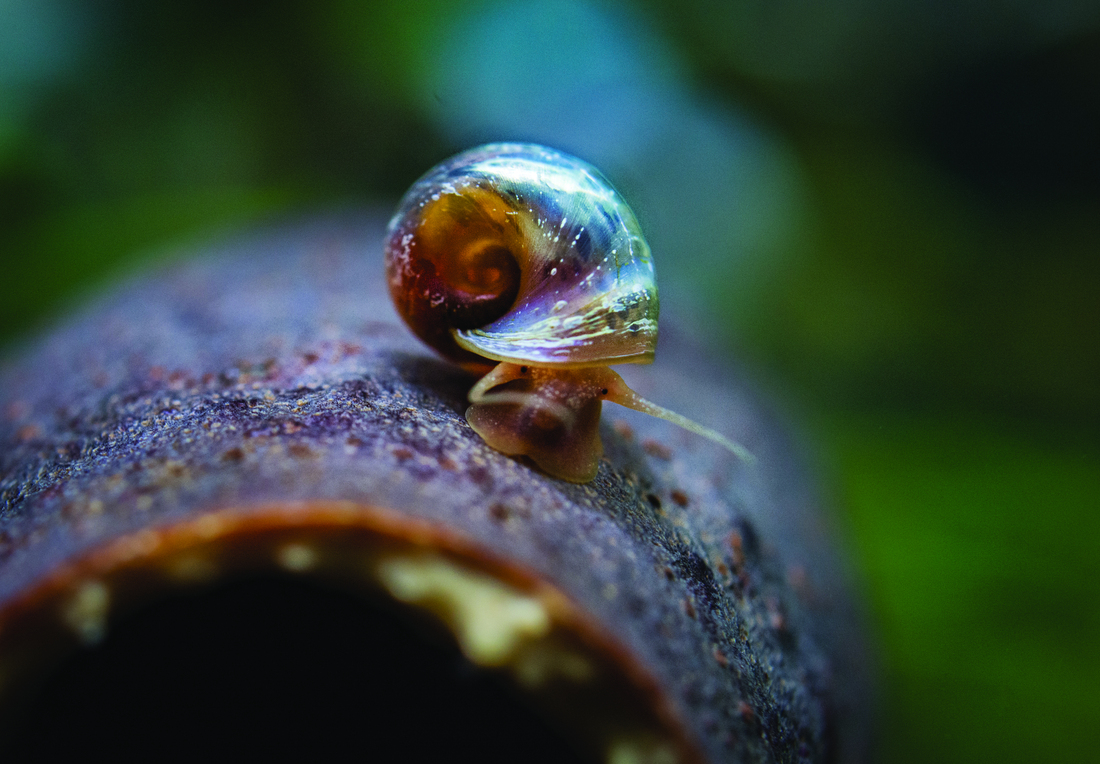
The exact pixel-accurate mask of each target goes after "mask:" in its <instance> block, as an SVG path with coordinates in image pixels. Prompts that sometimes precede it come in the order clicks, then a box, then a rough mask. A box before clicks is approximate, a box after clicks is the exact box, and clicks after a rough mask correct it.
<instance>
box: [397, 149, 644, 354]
mask: <svg viewBox="0 0 1100 764" xmlns="http://www.w3.org/2000/svg"><path fill="white" fill-rule="evenodd" d="M385 249H386V269H387V277H388V279H389V285H390V291H391V294H392V295H393V299H394V301H395V303H396V304H397V307H398V311H399V312H400V313H401V314H402V317H403V318H404V319H405V321H406V323H408V324H409V326H410V328H412V330H413V331H414V332H415V333H416V334H417V335H418V336H420V338H421V339H423V340H424V341H425V342H427V343H428V344H430V345H432V346H433V347H435V348H436V349H437V350H439V351H440V352H442V353H443V354H444V355H447V356H448V357H450V358H452V359H455V360H457V361H460V362H463V363H465V364H467V365H470V366H477V365H481V366H484V365H485V364H486V361H485V359H492V360H494V361H508V362H515V363H527V364H531V365H536V366H551V367H555V366H557V367H586V366H606V365H608V364H618V363H649V362H651V361H652V360H653V355H654V351H655V349H656V344H657V314H658V300H657V287H656V281H655V275H654V269H653V259H652V257H651V255H650V250H649V246H648V245H647V244H646V241H645V239H644V238H643V236H642V233H641V230H640V227H639V225H638V221H637V218H635V216H634V213H633V212H632V211H631V209H630V208H629V207H628V206H627V205H626V203H625V202H624V201H623V200H622V198H621V197H620V196H619V194H618V193H617V192H616V191H615V189H614V188H613V187H612V186H611V184H610V183H609V182H608V181H607V179H606V178H604V176H603V175H602V174H601V173H600V172H599V171H598V170H597V169H596V168H594V167H592V166H591V165H589V164H588V163H586V162H583V161H581V160H580V159H577V158H575V157H572V156H569V155H567V154H563V153H560V152H557V151H553V150H551V149H548V148H545V147H543V146H538V145H534V144H526V143H497V144H490V145H487V146H482V147H479V148H476V149H472V150H470V151H466V152H464V153H462V154H459V155H457V156H456V157H454V158H452V159H450V160H448V161H446V162H444V163H442V164H440V165H438V166H436V167H435V168H433V169H432V170H430V171H429V172H428V173H427V174H425V175H424V176H423V177H422V178H420V179H419V180H418V181H417V182H416V183H415V184H414V185H413V186H412V188H411V189H409V191H408V193H406V195H405V197H404V198H403V199H402V201H401V203H400V205H399V207H398V210H397V213H396V214H395V216H394V218H393V219H392V220H391V221H390V225H389V228H388V230H387V236H386V247H385Z"/></svg>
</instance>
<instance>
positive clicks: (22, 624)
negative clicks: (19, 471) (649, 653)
mask: <svg viewBox="0 0 1100 764" xmlns="http://www.w3.org/2000/svg"><path fill="white" fill-rule="evenodd" d="M625 655H626V654H625V652H622V651H620V650H619V648H617V647H616V646H615V644H614V643H613V642H612V641H610V640H609V639H608V638H607V637H606V635H604V634H603V633H602V632H601V631H600V629H599V628H597V627H595V626H594V625H593V624H591V623H589V622H587V621H586V619H585V616H584V614H583V613H582V612H581V611H579V610H578V609H577V608H576V607H575V606H574V605H573V604H572V603H571V602H570V601H568V600H567V599H566V598H565V597H564V595H562V594H561V593H560V592H559V591H558V590H557V589H555V588H554V587H552V586H550V585H549V584H547V583H546V582H544V581H540V580H539V579H538V578H537V577H535V576H533V575H532V574H531V573H530V572H528V571H525V570H522V569H519V568H515V567H510V566H509V565H507V564H505V563H502V562H500V561H498V560H495V559H493V558H491V557H487V556H486V555H485V554H484V553H483V552H482V551H481V550H479V549H477V548H476V547H474V546H472V545H470V544H468V543H467V542H466V541H465V540H463V539H462V538H461V537H459V536H457V535H455V534H454V532H453V531H449V530H444V529H440V528H437V527H434V526H432V525H430V524H428V523H426V522H424V521H419V520H417V521H412V520H410V519H409V518H407V517H402V516H401V515H399V514H397V513H393V512H390V511H387V510H385V509H383V508H377V507H365V506H363V505H350V504H323V503H315V504H309V505H301V504H298V505H286V506H281V505H275V506H270V507H261V508H255V509H254V510H249V511H247V512H244V513H242V512H241V511H240V509H239V508H237V509H234V510H232V511H229V510H227V511H223V512H219V513H214V514H208V515H205V516H202V517H200V518H198V519H197V520H190V521H188V522H187V523H184V524H180V525H177V526H172V527H168V528H165V529H162V530H159V531H149V530H146V531H142V532H139V533H138V534H135V535H134V536H132V537H128V538H127V537H124V538H122V539H121V540H119V541H116V542H113V543H112V544H111V545H110V547H109V548H106V549H100V550H97V551H95V552H93V553H92V554H90V555H88V556H87V557H86V558H85V559H83V560H80V561H77V562H76V563H74V564H72V565H71V566H70V567H69V568H68V569H66V570H65V571H63V572H62V573H59V574H55V575H54V576H53V577H52V578H51V579H50V580H48V581H46V582H44V583H42V584H41V585H40V586H38V587H37V589H35V590H34V591H32V592H31V593H30V594H29V595H27V596H26V597H24V599H23V600H21V601H18V602H16V603H15V604H14V605H12V606H10V607H9V608H8V609H7V610H5V611H4V612H2V613H0V679H3V682H2V683H0V720H5V723H4V724H3V725H0V726H3V729H0V732H2V733H3V734H4V736H5V739H6V741H7V742H6V743H5V749H6V754H11V757H10V760H12V761H17V760H23V759H21V758H20V754H21V753H22V754H23V755H24V756H25V757H26V758H27V759H28V760H29V759H30V758H32V755H31V753H32V752H33V753H34V755H33V758H37V759H52V758H58V759H60V758H61V757H62V756H70V755H72V756H75V755H76V754H77V753H79V754H80V755H82V756H85V755H86V754H87V752H88V751H94V750H95V749H96V748H102V750H111V751H113V752H116V753H117V752H118V751H120V750H121V751H132V752H133V753H135V754H137V752H139V751H140V752H141V755H142V757H146V756H148V754H149V752H151V751H158V750H164V748H163V747H164V746H165V745H166V741H172V743H171V745H172V746H174V748H173V755H183V756H184V757H186V755H187V754H188V753H194V754H195V755H196V756H197V755H199V754H201V753H202V752H203V751H209V750H213V749H217V750H226V748H227V746H228V747H229V749H230V750H231V751H234V750H238V749H239V750H240V751H241V752H242V753H244V752H245V751H247V752H249V753H250V754H252V753H255V752H256V751H266V750H278V751H279V753H280V754H281V755H282V754H286V753H287V752H290V751H292V752H297V753H301V754H306V755H309V756H310V757H311V758H315V757H318V756H324V755H325V754H332V753H333V752H337V753H338V752H341V751H359V752H363V753H368V754H369V753H371V752H378V751H385V750H387V748H389V749H391V750H395V751H398V752H400V756H399V758H400V760H406V761H419V760H425V761H427V760H442V759H444V758H446V759H450V758H454V757H455V755H456V754H458V755H459V758H461V754H462V753H463V752H464V751H468V752H470V753H471V755H473V753H474V752H476V755H477V758H478V760H479V761H490V762H491V761H514V760H516V759H517V758H521V757H522V758H525V759H530V760H533V761H536V762H539V761H546V762H551V761H555V762H599V761H619V760H629V761H649V760H651V757H652V756H656V757H657V758H656V759H652V760H660V761H686V760H691V759H693V758H694V754H693V751H692V749H691V748H690V747H689V745H688V744H687V743H686V742H685V741H684V740H683V739H681V738H679V737H678V736H677V735H676V734H675V733H674V732H672V731H670V730H673V729H674V728H675V725H670V724H669V722H668V720H667V719H665V718H663V717H662V713H663V712H662V711H661V707H660V703H659V702H657V701H656V700H655V697H654V692H653V690H652V689H651V684H650V682H649V681H648V680H647V678H646V676H645V675H644V672H642V671H641V670H640V669H639V668H637V667H635V666H633V665H631V664H630V663H629V660H628V659H626V658H625ZM59 656H63V657H59ZM17 698H18V699H21V700H20V702H18V703H17V702H16V699H17ZM609 709H617V710H616V711H615V712H614V713H613V714H610V715H609V713H608V711H609ZM50 753H55V754H56V756H50V755H49V754H50ZM124 755H125V754H124ZM624 757H625V758H624ZM135 758H136V756H135Z"/></svg>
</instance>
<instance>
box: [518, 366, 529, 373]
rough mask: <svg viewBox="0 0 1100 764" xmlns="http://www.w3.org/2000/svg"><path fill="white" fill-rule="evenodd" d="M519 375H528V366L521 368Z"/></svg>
mask: <svg viewBox="0 0 1100 764" xmlns="http://www.w3.org/2000/svg"><path fill="white" fill-rule="evenodd" d="M519 373H520V374H526V373H527V367H526V366H520V367H519Z"/></svg>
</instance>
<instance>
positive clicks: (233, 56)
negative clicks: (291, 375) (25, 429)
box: [0, 0, 1100, 762]
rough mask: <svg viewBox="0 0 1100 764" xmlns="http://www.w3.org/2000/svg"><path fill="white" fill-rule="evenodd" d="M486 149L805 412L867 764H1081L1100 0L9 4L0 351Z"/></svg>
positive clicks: (1087, 639) (1098, 534) (1095, 692)
mask: <svg viewBox="0 0 1100 764" xmlns="http://www.w3.org/2000/svg"><path fill="white" fill-rule="evenodd" d="M501 139H523V140H535V141H540V142H544V143H547V144H550V145H552V146H555V147H558V148H561V149H564V150H567V151H569V152H571V153H574V154H577V155H579V156H581V157H583V158H585V159H587V160H589V161H591V162H593V163H594V164H596V165H597V166H599V167H601V168H602V169H603V170H604V171H605V172H606V174H607V175H608V176H609V177H610V178H611V179H612V180H613V181H614V182H615V183H616V184H617V185H618V186H619V188H620V190H621V191H623V193H624V195H625V196H626V198H627V199H628V200H629V201H630V202H631V204H632V206H633V207H634V208H635V210H636V212H637V213H638V215H639V217H640V219H641V220H642V223H643V227H644V228H645V230H646V231H647V233H648V236H649V239H650V243H651V245H652V246H653V249H654V252H655V254H656V257H657V264H658V275H659V278H660V282H661V290H662V291H661V293H662V304H663V306H665V307H666V309H667V311H668V312H674V313H680V314H685V313H694V314H695V319H696V320H697V321H698V322H699V323H700V325H701V326H704V327H706V329H705V331H706V332H707V333H708V335H709V340H710V341H711V342H712V343H713V345H714V348H715V353H716V354H735V355H737V356H738V357H740V358H742V359H744V360H745V361H746V362H747V364H748V365H749V366H750V368H752V369H753V373H754V374H755V376H756V377H757V378H758V379H760V380H761V385H762V387H763V388H764V389H766V390H768V391H769V392H770V393H771V394H772V395H774V396H775V399H776V400H777V401H779V402H780V405H781V406H783V407H785V408H786V409H787V410H788V411H789V412H790V414H791V416H792V418H793V419H794V420H795V421H796V422H800V423H802V424H804V426H805V429H806V432H807V436H808V439H809V442H810V443H811V448H812V449H813V450H814V451H815V452H816V454H817V455H818V458H819V459H820V461H821V463H823V464H824V465H825V466H824V469H823V474H824V475H825V480H826V484H827V485H828V486H831V488H832V490H833V492H834V493H835V495H836V498H837V501H836V504H837V506H838V508H839V509H838V513H839V515H840V518H839V519H840V522H841V524H842V525H843V526H844V527H846V528H847V529H848V530H849V531H850V533H851V536H852V540H853V544H852V546H853V549H854V558H855V561H856V566H857V568H858V571H859V573H860V575H861V576H862V579H863V581H864V583H865V588H866V591H867V595H868V598H869V601H870V604H871V607H870V610H871V613H872V616H873V619H874V624H875V627H876V629H877V630H878V634H879V637H880V641H881V644H882V653H883V654H882V662H883V667H884V675H885V676H884V703H883V735H882V741H881V759H882V760H883V761H891V762H894V761H896V762H928V761H967V762H994V761H995V762H1033V761H1072V760H1077V761H1080V760H1084V759H1087V758H1090V757H1091V756H1090V755H1095V748H1096V743H1095V731H1096V729H1098V728H1100V552H1098V550H1097V544H1098V542H1100V4H1097V3H1087V2H1082V1H1081V0H1046V1H1045V2H1039V1H1038V0H1035V1H1033V2H1032V1H1029V0H999V2H994V3H989V2H979V0H954V1H953V2H945V1H944V0H890V1H889V2H881V1H877V0H825V2H820V1H819V2H810V0H801V1H800V0H767V2H762V1H761V0H732V1H727V2H718V1H717V0H715V1H714V2H707V1H706V0H694V2H689V3H688V2H682V0H681V1H679V2H676V1H674V0H643V1H641V2H636V3H627V2H605V1H600V0H518V1H517V0H511V1H509V2H503V1H500V0H484V1H479V2H458V1H457V0H411V1H407V2H402V3H392V4H386V5H381V4H378V5H376V4H372V3H366V2H353V1H352V0H330V1H329V2H311V3H304V2H302V3H295V2H264V3H260V2H254V3H236V4H231V3H223V2H220V1H219V2H214V1H213V0H204V1H199V2H190V3H155V2H154V3H149V2H146V1H145V0H113V1H98V2H77V1H76V0H0V264H2V271H0V273H2V274H3V276H2V277H0V346H2V348H3V351H4V352H5V353H8V354H10V353H11V352H14V351H15V349H17V348H18V347H19V345H20V344H21V343H22V342H25V341H26V340H27V338H28V337H29V336H30V335H31V334H32V333H33V332H34V331H35V330H37V329H40V328H41V327H43V326H46V325H48V324H49V323H50V322H51V321H54V320H57V319H56V317H57V315H58V314H60V313H63V312H64V311H65V310H67V309H72V306H74V305H77V304H79V303H80V301H81V300H82V299H84V298H85V296H86V295H90V294H92V293H94V292H95V291H96V290H98V289H101V288H102V287H103V286H104V285H105V284H108V283H110V282H112V281H116V280H118V279H119V278H120V277H122V276H123V275H124V274H126V273H127V272H130V271H133V270H136V269H138V268H141V267H146V266H147V265H148V264H149V263H150V262H151V261H155V260H158V259H163V258H165V257H171V256H172V254H171V253H172V252H173V251H175V250H174V248H175V247H178V246H179V245H181V244H183V243H186V242H195V241H201V240H205V239H210V238H216V237H218V236H220V235H224V234H225V233H226V232H227V231H229V230H234V229H239V228H241V227H247V226H253V225H257V224H262V222H263V221H266V220H271V219H275V218H280V217H286V216H288V215H289V216H297V215H301V214H302V213H303V212H306V211H309V210H324V209H331V208H334V207H345V208H346V207H349V206H350V207H365V206H369V205H377V204H380V205H382V206H383V207H387V208H388V207H389V206H391V205H392V204H393V203H394V202H395V201H396V199H397V197H398V196H399V195H400V194H401V193H402V192H403V191H404V190H405V188H406V187H407V186H408V185H409V184H410V183H411V182H412V181H413V180H414V179H415V177H416V176H418V175H419V174H420V173H422V172H423V171H425V170H426V169H427V168H428V167H430V166H431V165H433V164H434V163H436V162H437V161H439V160H440V159H442V158H444V157H446V156H448V155H450V154H452V153H454V152H456V151H458V150H461V149H463V148H466V147H469V146H471V145H474V144H477V143H481V142H485V141H489V140H501Z"/></svg>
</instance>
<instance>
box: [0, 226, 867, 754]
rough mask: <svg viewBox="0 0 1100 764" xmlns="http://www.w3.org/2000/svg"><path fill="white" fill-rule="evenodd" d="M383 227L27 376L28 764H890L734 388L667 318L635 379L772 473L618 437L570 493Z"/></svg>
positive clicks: (836, 612) (16, 617) (22, 675)
mask: <svg viewBox="0 0 1100 764" xmlns="http://www.w3.org/2000/svg"><path fill="white" fill-rule="evenodd" d="M383 224H384V221H383V219H382V218H380V217H378V216H373V215H367V214H356V215H333V216H327V217H323V218H319V219H310V220H307V221H305V222H298V223H293V224H286V225H283V226H281V227H272V228H267V229H264V230H262V231H258V232H252V233H249V234H243V235H239V236H237V237H235V238H233V239H231V240H229V241H224V242H221V243H217V244H214V245H205V246H203V247H198V248H196V249H195V251H193V252H188V251H181V252H180V253H179V257H177V258H175V259H174V261H173V264H172V265H169V266H164V267H162V268H160V269H159V270H158V271H156V272H154V273H151V274H147V275H144V276H142V277H139V278H137V279H135V280H132V281H130V282H129V283H127V284H125V285H123V286H121V287H120V288H118V289H116V290H114V291H113V292H111V293H110V294H108V295H107V296H105V297H102V298H100V299H99V300H98V301H96V302H95V303H94V304H92V305H90V306H88V307H86V308H85V309H83V311H82V312H80V313H79V314H77V315H75V316H73V317H71V318H70V319H68V320H67V321H66V322H65V323H63V324H62V325H60V326H59V327H58V328H56V329H55V330H53V331H52V332H51V333H48V334H46V335H45V336H43V337H40V338H38V339H36V340H34V341H33V342H32V343H30V344H29V345H28V346H26V347H25V348H23V349H22V350H21V351H20V352H19V353H17V354H16V355H15V356H14V357H13V358H12V359H9V360H8V361H7V362H5V364H4V366H3V369H2V371H0V491H2V493H0V497H2V504H0V733H2V734H3V735H4V737H5V738H6V739H7V740H8V741H9V742H8V743H6V745H5V748H6V752H5V760H6V761H12V762H14V761H18V760H23V759H31V758H36V759H40V760H41V759H48V758H50V757H51V756H50V755H51V754H56V755H62V754H66V753H68V754H72V753H73V752H76V751H79V752H80V753H81V754H82V755H83V756H86V755H87V754H88V752H90V751H93V750H96V749H97V748H100V749H102V750H105V751H114V752H116V753H117V752H118V751H120V750H122V751H145V752H148V751H150V750H167V749H164V748H163V747H164V746H165V745H166V743H165V741H166V740H171V741H173V742H172V743H171V745H172V746H173V748H172V751H173V752H174V753H175V754H179V755H180V757H182V756H184V755H189V754H198V753H201V752H202V751H203V750H208V747H209V746H211V745H215V744H216V745H217V746H219V747H220V748H221V749H223V750H224V749H226V746H229V748H230V750H237V751H239V752H249V753H256V752H258V751H263V750H273V751H278V752H281V753H289V752H299V753H302V754H310V755H312V756H314V757H316V756H318V755H321V754H323V753H328V754H341V755H346V754H348V753H352V752H356V751H363V752H377V751H379V750H382V749H383V747H385V748H388V749H393V748H395V747H396V749H397V750H400V751H401V752H402V754H401V757H400V758H401V760H405V761H415V760H420V759H424V760H428V759H431V760H435V759H437V758H440V757H441V756H442V755H447V756H448V757H450V756H454V755H460V754H461V752H462V750H463V749H465V748H469V749H470V750H472V751H475V752H476V753H477V755H479V756H480V757H481V760H484V761H493V760H501V761H504V760H508V761H512V760H516V759H517V758H519V757H520V756H523V757H524V758H527V759H529V760H535V761H570V760H575V761H607V762H615V763H619V762H653V763H654V764H656V762H773V761H774V762H780V761H782V762H788V761H790V762H794V761H798V762H805V761H836V762H857V761H863V760H866V758H867V753H868V749H867V746H868V742H869V738H870V729H871V724H870V721H869V715H870V710H871V704H872V697H871V692H870V688H871V685H872V681H871V679H872V675H873V671H872V669H871V668H870V660H869V657H868V653H867V641H866V639H865V635H864V628H863V624H862V622H861V619H860V617H859V608H858V602H857V599H856V598H855V597H854V595H853V589H852V586H851V582H850V581H849V577H848V575H847V573H846V569H845V565H844V559H843V555H842V554H841V553H840V552H839V551H838V549H837V541H836V539H835V534H834V533H833V532H832V530H831V528H830V519H829V513H828V511H827V508H826V507H825V506H823V501H822V499H821V497H820V496H819V492H818V490H817V489H816V488H815V486H814V483H813V481H812V480H811V479H810V477H809V472H808V471H807V469H806V468H805V466H804V465H803V464H802V460H801V458H800V456H799V454H798V448H797V447H796V444H795V442H793V441H792V439H791V438H790V437H789V436H788V435H786V434H785V430H784V428H783V427H782V426H781V425H780V423H779V422H777V421H776V419H775V417H774V416H772V415H770V414H769V413H768V410H767V407H766V406H764V405H762V404H761V402H760V400H759V397H758V396H757V395H755V394H754V393H753V392H752V391H751V389H750V385H748V384H746V382H745V381H744V379H743V374H741V373H740V372H739V371H738V370H737V368H736V367H735V366H733V365H732V364H731V363H728V362H722V361H719V360H716V359H715V358H713V357H712V356H713V354H711V353H708V352H707V351H706V350H705V349H704V348H702V347H701V346H700V345H699V344H698V343H697V342H695V341H693V340H692V337H691V332H690V327H684V326H682V325H679V324H677V323H676V322H675V321H669V320H667V319H664V320H663V321H662V339H661V344H660V347H659V351H658V361H657V363H656V364H655V365H654V366H652V367H633V368H628V369H625V370H623V375H624V377H626V378H627V381H628V383H630V384H631V385H632V386H633V387H634V388H635V389H636V390H638V392H639V393H641V394H642V395H643V396H645V397H646V398H649V399H650V400H653V401H655V402H657V403H659V404H661V405H664V406H668V407H670V408H672V409H674V410H676V411H678V412H680V413H682V414H685V415H687V416H689V417H691V418H692V419H695V420H696V421H698V422H701V423H704V424H706V425H708V426H710V427H714V428H715V429H718V430H720V431H721V432H723V433H724V434H725V435H727V436H729V437H731V438H733V439H735V440H738V441H740V442H741V443H743V444H745V445H746V446H747V447H748V449H749V450H750V451H751V452H753V454H754V455H755V457H756V460H755V462H754V463H752V464H748V463H746V462H743V461H741V460H739V459H738V458H737V457H735V456H734V455H732V454H730V453H729V452H727V451H725V450H723V449H722V448H720V447H718V446H716V445H715V444H713V443H711V442H710V441H707V440H704V439H702V438H699V437H698V436H696V435H693V434H691V433H689V432H685V431H682V430H679V429H678V428H676V427H675V426H673V425H670V424H668V423H666V422H663V421H660V420H657V419H652V418H648V417H645V416H643V415H639V414H635V413H634V412H630V411H626V410H623V409H618V408H617V407H614V406H607V407H605V410H604V414H603V422H602V425H601V433H602V438H603V441H604V445H605V454H604V457H603V461H602V462H601V464H600V469H599V473H598V475H597V477H596V479H595V480H594V481H593V482H591V483H589V484H585V485H575V484H571V483H566V482H563V481H560V480H556V479H554V478H551V477H548V476H546V475H544V474H542V473H541V472H539V470H538V469H537V467H535V466H534V465H533V464H531V463H528V462H526V461H524V460H521V459H514V458H510V457H507V456H505V455H503V454H500V453H497V452H495V451H493V450H492V449H490V448H489V447H488V446H486V445H485V444H484V443H483V442H482V441H481V440H480V438H479V437H478V436H477V435H476V434H475V433H474V432H473V431H472V430H471V429H470V428H469V426H468V425H467V424H466V421H465V419H464V411H465V408H466V393H467V391H468V390H469V388H470V386H471V384H472V383H473V381H474V379H473V378H471V377H470V376H468V375H467V374H465V373H464V372H463V371H461V370H460V369H458V368H456V367H454V366H452V365H449V364H448V363H447V362H445V361H443V360H441V359H439V358H437V357H435V356H434V355H433V354H432V352H431V351H430V350H428V349H426V348H425V347H423V346H422V345H420V344H419V343H418V342H417V340H416V339H415V338H414V337H413V336H412V335H411V334H410V333H409V332H408V331H407V330H406V329H405V328H404V327H403V326H402V324H401V322H400V320H399V319H398V318H397V316H396V315H395V314H394V311H393V308H392V306H391V304H390V301H389V299H388V297H387V295H386V290H385V284H384V279H383V272H382V263H381V251H380V250H381V239H382V230H383ZM668 312H669V311H668V307H667V306H666V315H667V313H668ZM227 740H228V741H230V742H226V741H227ZM212 741H220V742H217V743H214V742H212ZM150 746H159V747H160V748H155V749H150ZM204 746H207V748H204Z"/></svg>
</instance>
